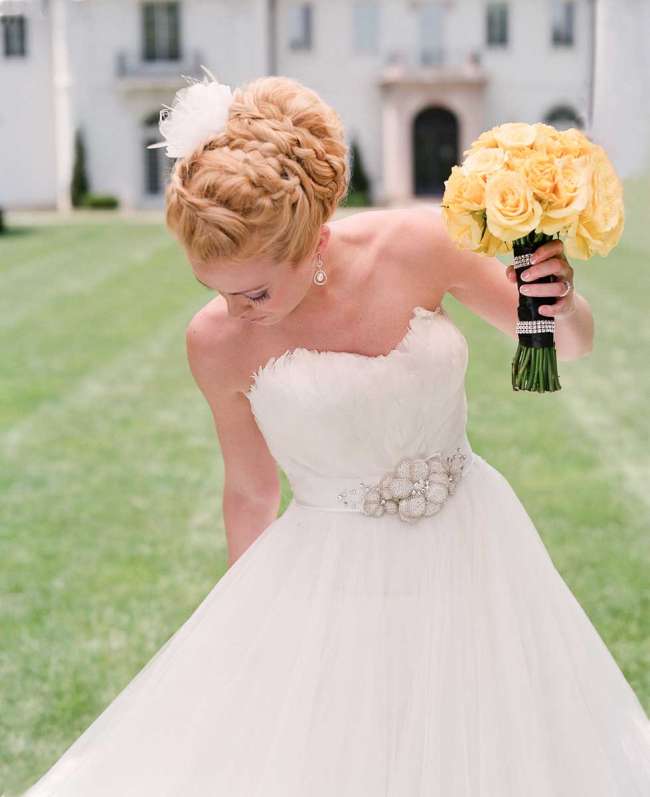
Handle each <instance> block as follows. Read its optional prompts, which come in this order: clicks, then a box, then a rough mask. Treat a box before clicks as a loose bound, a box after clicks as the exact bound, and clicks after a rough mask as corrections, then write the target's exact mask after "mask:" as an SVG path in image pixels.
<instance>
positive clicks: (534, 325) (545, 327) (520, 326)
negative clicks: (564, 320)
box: [517, 318, 555, 335]
mask: <svg viewBox="0 0 650 797" xmlns="http://www.w3.org/2000/svg"><path fill="white" fill-rule="evenodd" d="M537 332H555V319H554V318H538V319H536V320H534V321H517V333H518V334H519V333H522V334H525V335H530V334H531V333H532V334H534V333H537Z"/></svg>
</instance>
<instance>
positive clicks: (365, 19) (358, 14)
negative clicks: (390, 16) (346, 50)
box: [352, 2, 379, 53]
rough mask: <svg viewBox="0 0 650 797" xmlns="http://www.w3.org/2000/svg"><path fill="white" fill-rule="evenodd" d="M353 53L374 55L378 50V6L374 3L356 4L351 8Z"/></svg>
mask: <svg viewBox="0 0 650 797" xmlns="http://www.w3.org/2000/svg"><path fill="white" fill-rule="evenodd" d="M352 28H353V32H354V51H355V52H357V53H376V52H378V50H379V6H378V5H377V3H376V2H365V3H364V2H357V3H355V4H354V6H353V7H352Z"/></svg>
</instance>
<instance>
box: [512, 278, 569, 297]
mask: <svg viewBox="0 0 650 797" xmlns="http://www.w3.org/2000/svg"><path fill="white" fill-rule="evenodd" d="M565 291H566V285H565V284H564V283H563V282H562V281H561V280H557V281H556V282H536V283H535V284H534V285H522V286H521V288H519V292H520V293H523V295H524V296H561V295H562V294H563V293H564V292H565Z"/></svg>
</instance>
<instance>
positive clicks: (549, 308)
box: [537, 293, 575, 316]
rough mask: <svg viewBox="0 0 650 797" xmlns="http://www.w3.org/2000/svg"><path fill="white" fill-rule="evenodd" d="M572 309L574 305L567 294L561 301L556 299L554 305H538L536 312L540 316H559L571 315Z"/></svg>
mask: <svg viewBox="0 0 650 797" xmlns="http://www.w3.org/2000/svg"><path fill="white" fill-rule="evenodd" d="M574 309H575V303H574V301H573V299H572V297H571V294H570V293H569V294H568V295H567V296H565V297H563V298H562V299H558V300H557V301H556V302H555V304H540V306H539V307H538V308H537V312H538V313H539V314H540V315H546V316H561V315H568V314H569V313H572V312H573V310H574Z"/></svg>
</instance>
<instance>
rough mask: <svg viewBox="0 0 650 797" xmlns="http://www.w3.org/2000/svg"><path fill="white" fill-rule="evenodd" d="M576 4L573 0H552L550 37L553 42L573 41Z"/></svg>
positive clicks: (564, 42)
mask: <svg viewBox="0 0 650 797" xmlns="http://www.w3.org/2000/svg"><path fill="white" fill-rule="evenodd" d="M575 11H576V4H575V2H573V0H569V2H567V1H566V0H553V21H552V32H551V39H552V42H553V44H556V45H557V44H559V45H572V44H573V43H574V30H575Z"/></svg>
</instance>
